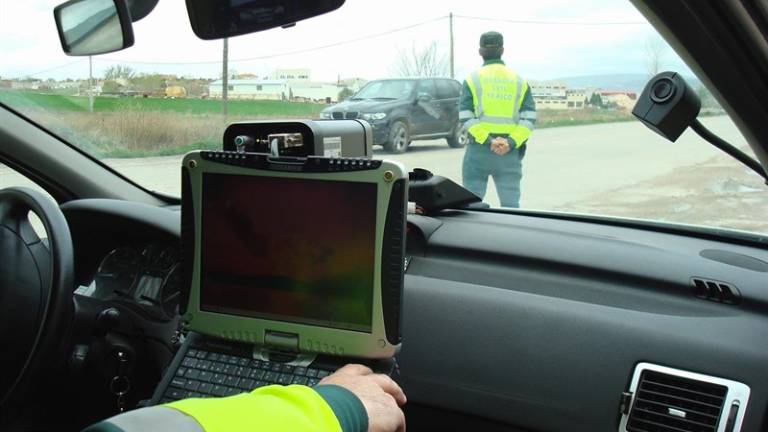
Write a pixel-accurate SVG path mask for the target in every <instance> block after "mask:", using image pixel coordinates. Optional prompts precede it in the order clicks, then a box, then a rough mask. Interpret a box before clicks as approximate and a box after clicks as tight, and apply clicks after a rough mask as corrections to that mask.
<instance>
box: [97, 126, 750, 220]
mask: <svg viewBox="0 0 768 432" xmlns="http://www.w3.org/2000/svg"><path fill="white" fill-rule="evenodd" d="M704 123H705V124H706V125H707V126H709V127H710V128H711V129H712V130H714V131H716V132H717V133H719V134H721V136H722V137H723V138H724V139H726V140H728V141H731V142H732V143H734V144H737V145H742V144H743V143H744V141H743V139H742V138H741V135H740V134H739V132H738V131H737V130H736V128H735V126H733V124H732V123H731V122H730V120H729V119H728V118H727V117H714V118H708V119H705V121H704ZM717 154H719V150H717V149H715V148H714V147H712V146H711V145H709V144H707V143H705V142H703V141H702V140H700V139H699V138H698V137H697V136H695V135H694V134H693V133H692V132H686V133H685V134H684V135H683V136H682V137H681V138H680V139H679V140H678V141H677V142H676V143H670V142H667V141H665V140H664V139H662V138H661V137H659V136H657V135H656V134H654V133H652V132H651V131H650V130H648V129H647V128H645V127H644V126H642V125H641V124H639V123H637V122H627V123H610V124H600V125H588V126H570V127H561V128H551V129H542V130H539V131H535V132H534V135H533V137H532V138H531V140H530V143H529V148H528V152H527V154H526V157H525V160H524V162H523V183H522V200H521V206H522V207H526V208H536V209H552V208H555V207H558V206H561V205H564V204H566V203H570V202H578V201H579V200H581V199H584V198H586V197H587V196H589V195H592V194H596V193H601V192H605V191H609V190H612V189H617V188H622V187H625V186H627V185H631V184H635V183H639V182H642V181H644V180H649V179H653V178H655V177H658V176H661V175H664V174H666V173H668V172H670V171H673V170H675V169H676V168H680V167H684V166H690V165H695V164H698V163H701V162H704V161H705V160H707V159H709V158H712V157H713V156H715V155H717ZM463 155H464V150H463V149H451V148H449V147H448V145H447V144H446V142H445V140H431V141H418V142H414V143H413V144H412V146H411V148H410V149H409V150H408V152H407V153H405V154H403V155H390V154H386V153H384V152H383V151H381V150H379V149H377V150H376V151H375V157H377V158H386V159H392V160H397V161H400V162H402V163H403V164H405V166H406V168H408V169H413V168H425V169H428V170H430V171H432V172H433V173H435V174H439V175H442V176H444V177H448V178H451V179H453V180H454V181H456V182H458V183H461V161H462V157H463ZM180 160H181V156H171V157H156V158H139V159H108V160H105V162H107V163H108V164H109V165H111V166H112V167H114V168H116V169H117V170H118V171H120V172H122V173H124V174H125V175H127V176H128V177H130V178H132V179H135V180H136V181H138V182H139V183H141V184H142V185H145V186H146V187H148V188H150V189H154V190H157V191H161V192H165V193H169V194H174V195H178V194H179V193H180V192H179V191H180V186H179V179H178V175H179V174H178V166H179V163H180ZM734 163H735V162H734ZM486 202H488V203H490V204H491V205H493V206H497V205H498V197H497V195H496V191H495V188H494V187H493V182H490V184H489V188H488V194H487V195H486Z"/></svg>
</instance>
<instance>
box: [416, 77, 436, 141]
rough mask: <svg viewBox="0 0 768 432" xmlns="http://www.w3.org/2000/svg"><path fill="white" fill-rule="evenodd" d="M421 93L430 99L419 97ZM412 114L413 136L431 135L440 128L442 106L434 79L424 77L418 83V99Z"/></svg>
mask: <svg viewBox="0 0 768 432" xmlns="http://www.w3.org/2000/svg"><path fill="white" fill-rule="evenodd" d="M420 95H426V96H428V99H426V100H421V99H419V96H420ZM414 103H415V105H414V107H413V111H412V114H411V136H418V135H430V134H434V133H437V132H439V130H440V117H441V113H440V106H439V104H438V103H437V89H436V87H435V83H434V80H428V79H423V80H419V82H418V83H417V84H416V101H415V102H414Z"/></svg>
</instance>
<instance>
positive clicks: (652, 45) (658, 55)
mask: <svg viewBox="0 0 768 432" xmlns="http://www.w3.org/2000/svg"><path fill="white" fill-rule="evenodd" d="M666 54H667V44H666V43H664V40H662V39H661V38H660V37H658V36H651V37H649V38H648V39H647V40H646V41H645V67H646V69H647V70H648V75H649V76H651V77H652V76H654V75H656V74H657V73H659V72H661V70H662V69H663V67H664V57H666Z"/></svg>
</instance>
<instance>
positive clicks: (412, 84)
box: [320, 78, 467, 153]
mask: <svg viewBox="0 0 768 432" xmlns="http://www.w3.org/2000/svg"><path fill="white" fill-rule="evenodd" d="M460 92H461V84H460V83H459V82H457V81H456V80H452V79H448V78H402V79H385V80H376V81H371V82H369V83H368V84H366V85H365V87H363V88H362V89H360V91H359V92H357V94H355V95H354V96H352V97H351V98H349V99H347V100H346V101H344V102H341V103H338V104H336V105H332V106H330V107H328V108H326V109H324V110H323V111H322V112H321V113H320V117H321V118H325V119H357V118H360V119H363V120H367V121H368V122H369V123H370V124H371V126H373V143H374V144H376V145H382V146H384V149H385V150H387V151H388V152H391V153H404V152H405V151H406V150H408V145H409V144H410V143H411V141H412V140H419V139H434V138H445V139H446V140H447V141H448V145H449V146H451V147H455V148H458V147H463V146H464V145H465V144H466V143H467V134H466V131H465V130H463V129H462V127H461V126H460V125H459V93H460Z"/></svg>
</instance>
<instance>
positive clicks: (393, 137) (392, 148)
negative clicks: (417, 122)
mask: <svg viewBox="0 0 768 432" xmlns="http://www.w3.org/2000/svg"><path fill="white" fill-rule="evenodd" d="M410 143H411V134H410V133H409V132H408V125H406V124H405V123H404V122H402V121H400V120H398V121H396V122H394V123H392V127H391V128H389V140H388V141H387V143H386V144H384V150H386V151H388V152H389V153H405V151H406V150H408V144H410Z"/></svg>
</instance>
